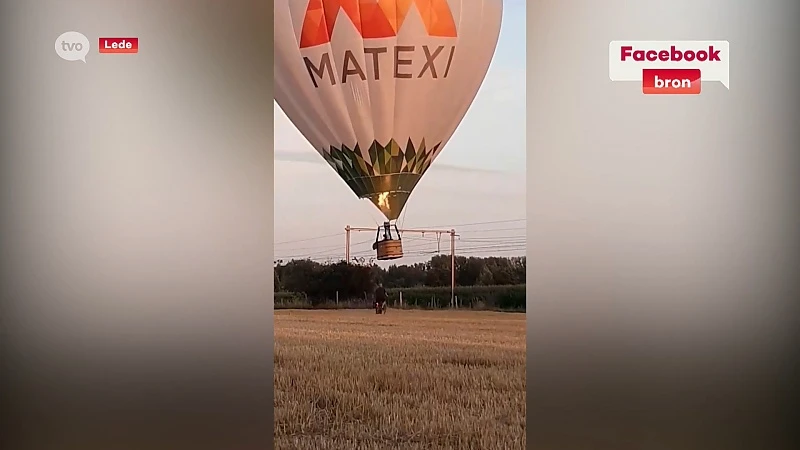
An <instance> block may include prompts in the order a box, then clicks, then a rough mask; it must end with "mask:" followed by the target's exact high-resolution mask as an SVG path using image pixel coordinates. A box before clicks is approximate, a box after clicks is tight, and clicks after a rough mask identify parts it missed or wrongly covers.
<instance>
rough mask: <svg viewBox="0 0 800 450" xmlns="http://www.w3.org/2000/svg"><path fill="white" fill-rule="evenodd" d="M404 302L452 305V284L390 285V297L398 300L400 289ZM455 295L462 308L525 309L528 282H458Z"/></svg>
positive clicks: (418, 304)
mask: <svg viewBox="0 0 800 450" xmlns="http://www.w3.org/2000/svg"><path fill="white" fill-rule="evenodd" d="M401 291H402V292H403V304H404V305H407V306H411V307H422V308H429V307H433V308H446V307H448V306H450V288H449V287H418V288H410V289H390V290H389V298H390V302H391V303H392V304H397V303H398V302H399V299H400V292H401ZM455 295H456V297H457V298H458V304H459V306H460V307H463V308H473V309H501V310H515V311H525V299H526V297H525V285H524V284H517V285H505V286H456V289H455Z"/></svg>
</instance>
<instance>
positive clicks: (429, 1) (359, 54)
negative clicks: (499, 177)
mask: <svg viewBox="0 0 800 450" xmlns="http://www.w3.org/2000/svg"><path fill="white" fill-rule="evenodd" d="M502 12H503V2H502V0H275V74H274V75H275V100H276V101H277V103H278V105H279V106H280V107H281V109H283V111H284V112H285V113H286V115H287V116H288V117H289V119H290V120H291V121H292V122H293V123H294V125H295V126H296V127H297V129H298V130H299V131H300V133H302V134H303V136H305V138H306V139H308V141H309V142H310V143H311V145H312V146H313V147H314V148H315V149H316V150H317V151H318V152H319V153H320V154H321V155H322V157H323V158H325V160H326V161H327V162H328V163H329V164H330V165H331V167H333V168H334V170H336V172H337V173H338V174H339V176H340V177H341V178H342V179H343V180H344V181H345V183H347V185H348V186H349V187H350V188H351V189H352V190H353V192H355V194H356V195H357V196H358V197H359V198H367V199H369V200H370V201H372V203H373V204H375V206H377V207H378V209H380V211H381V212H382V213H383V215H384V216H385V217H386V218H387V219H388V220H395V219H397V218H398V217H399V215H400V213H401V212H402V210H403V207H404V206H405V204H406V202H407V200H408V197H409V195H410V194H411V191H412V190H413V189H414V187H415V186H416V185H417V183H418V182H419V180H420V178H421V177H422V175H423V174H424V173H425V171H426V170H428V168H429V167H430V165H431V163H432V162H433V160H434V159H436V157H437V156H438V155H439V154H440V153H441V151H442V149H443V148H444V146H445V144H446V143H447V141H448V140H449V139H450V137H451V136H452V135H453V133H454V132H455V130H456V128H457V127H458V124H459V123H460V122H461V120H462V119H463V118H464V115H465V114H466V112H467V110H468V109H469V106H470V105H471V104H472V101H473V100H474V99H475V96H476V94H477V93H478V89H479V88H480V85H481V83H482V82H483V79H484V78H485V76H486V72H487V71H488V69H489V63H490V62H491V60H492V56H493V55H494V51H495V47H496V46H497V40H498V37H499V34H500V23H501V17H502ZM492 150H494V149H492Z"/></svg>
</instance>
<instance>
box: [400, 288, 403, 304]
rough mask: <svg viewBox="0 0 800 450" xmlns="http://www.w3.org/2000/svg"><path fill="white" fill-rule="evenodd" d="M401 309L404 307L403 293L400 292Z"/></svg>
mask: <svg viewBox="0 0 800 450" xmlns="http://www.w3.org/2000/svg"><path fill="white" fill-rule="evenodd" d="M400 307H401V308H402V307H403V291H400Z"/></svg>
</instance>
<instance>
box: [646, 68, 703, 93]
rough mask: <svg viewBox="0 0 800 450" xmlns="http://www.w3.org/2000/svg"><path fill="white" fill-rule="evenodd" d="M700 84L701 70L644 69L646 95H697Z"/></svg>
mask: <svg viewBox="0 0 800 450" xmlns="http://www.w3.org/2000/svg"><path fill="white" fill-rule="evenodd" d="M700 84H701V81H700V69H642V92H643V93H645V94H672V95H681V94H683V95H686V94H694V95H696V94H699V93H700Z"/></svg>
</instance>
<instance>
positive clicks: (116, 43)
mask: <svg viewBox="0 0 800 450" xmlns="http://www.w3.org/2000/svg"><path fill="white" fill-rule="evenodd" d="M97 48H98V49H100V53H139V38H132V37H102V38H100V43H99V44H98V46H97Z"/></svg>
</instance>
